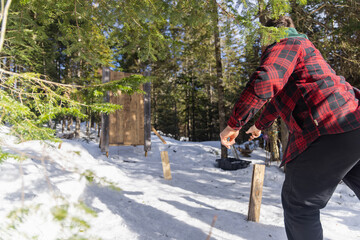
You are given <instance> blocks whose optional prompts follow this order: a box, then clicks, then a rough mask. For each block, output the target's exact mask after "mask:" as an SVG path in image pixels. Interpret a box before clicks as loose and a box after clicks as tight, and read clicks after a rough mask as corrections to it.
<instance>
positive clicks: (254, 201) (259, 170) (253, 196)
mask: <svg viewBox="0 0 360 240" xmlns="http://www.w3.org/2000/svg"><path fill="white" fill-rule="evenodd" d="M264 175H265V165H260V164H255V165H254V168H253V175H252V182H251V192H250V200H249V213H248V221H253V222H259V218H260V206H261V198H262V189H263V184H264Z"/></svg>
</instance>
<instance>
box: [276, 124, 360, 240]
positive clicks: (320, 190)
mask: <svg viewBox="0 0 360 240" xmlns="http://www.w3.org/2000/svg"><path fill="white" fill-rule="evenodd" d="M341 180H343V181H344V182H345V183H346V184H347V185H348V186H349V187H350V188H351V189H352V190H353V191H354V192H355V194H356V196H357V197H358V198H359V199H360V129H357V130H354V131H351V132H347V133H342V134H335V135H325V136H321V137H319V138H318V139H317V140H316V141H314V142H313V143H312V144H311V145H310V146H309V148H308V149H306V150H305V151H304V152H303V153H302V154H300V155H299V156H298V157H296V158H295V159H294V160H292V161H291V162H289V163H288V164H287V165H286V174H285V182H284V185H283V188H282V194H281V197H282V204H283V208H284V218H285V229H286V234H287V237H288V239H289V240H322V239H323V231H322V227H321V223H320V209H321V208H324V207H325V206H326V204H327V202H328V201H329V199H330V197H331V196H332V194H333V193H334V191H335V188H336V186H337V185H338V184H339V182H340V181H341Z"/></svg>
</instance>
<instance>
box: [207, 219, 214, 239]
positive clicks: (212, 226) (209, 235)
mask: <svg viewBox="0 0 360 240" xmlns="http://www.w3.org/2000/svg"><path fill="white" fill-rule="evenodd" d="M216 220H217V215H215V216H214V218H213V220H212V223H211V228H210V232H209V234H208V236H207V238H206V240H210V237H211V232H212V229H213V228H214V225H215V222H216Z"/></svg>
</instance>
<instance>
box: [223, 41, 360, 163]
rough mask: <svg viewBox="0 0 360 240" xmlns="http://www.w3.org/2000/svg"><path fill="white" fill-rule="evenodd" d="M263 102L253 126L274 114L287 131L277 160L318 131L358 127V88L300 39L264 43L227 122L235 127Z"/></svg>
mask: <svg viewBox="0 0 360 240" xmlns="http://www.w3.org/2000/svg"><path fill="white" fill-rule="evenodd" d="M268 99H271V100H270V101H269V102H268V103H267V104H266V106H265V109H264V111H263V112H262V113H261V115H260V117H259V119H258V120H257V121H256V123H255V126H256V127H257V128H258V129H260V130H263V129H266V128H268V127H270V126H271V124H272V123H273V122H274V120H275V119H276V118H277V117H278V116H280V117H281V118H282V119H283V120H284V121H285V123H286V125H287V126H288V129H289V132H290V135H289V142H288V145H287V149H286V151H285V154H284V158H283V163H282V164H284V163H287V162H289V161H291V160H292V159H294V158H295V157H296V156H297V155H298V154H300V153H301V152H303V151H304V150H305V149H306V148H307V147H308V146H309V145H310V143H312V142H313V141H314V140H316V139H317V138H318V137H319V136H321V135H326V134H337V133H343V132H347V131H351V130H354V129H357V128H360V106H359V100H360V91H359V90H358V89H356V88H353V87H352V86H351V85H350V84H349V83H347V82H346V81H345V79H344V78H343V77H342V76H337V75H336V73H335V71H334V70H333V69H332V68H331V67H330V66H329V65H328V64H327V63H326V61H325V60H324V59H323V57H322V56H321V54H320V52H319V51H318V50H317V49H316V48H315V47H314V45H313V44H312V43H311V42H310V41H309V40H307V39H305V38H299V37H295V38H285V39H282V40H280V42H277V43H274V44H272V45H270V46H269V47H268V48H267V49H266V50H265V52H264V54H263V56H262V58H261V64H260V66H259V67H258V68H257V70H256V71H255V72H254V74H253V75H252V76H251V78H250V81H249V82H248V84H247V86H246V88H245V89H244V91H243V92H242V93H241V95H240V98H239V100H238V101H237V102H236V104H235V106H234V109H233V112H232V115H231V116H230V119H229V120H228V125H229V126H230V127H231V128H233V129H240V128H241V127H242V126H243V125H244V124H245V123H246V122H247V121H248V120H249V119H250V118H251V117H253V116H254V114H255V113H256V112H257V111H259V110H260V108H261V107H262V106H263V105H264V104H265V103H266V102H267V100H268Z"/></svg>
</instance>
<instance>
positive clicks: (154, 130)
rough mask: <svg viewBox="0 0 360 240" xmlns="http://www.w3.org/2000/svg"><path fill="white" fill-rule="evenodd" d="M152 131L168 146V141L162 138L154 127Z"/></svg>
mask: <svg viewBox="0 0 360 240" xmlns="http://www.w3.org/2000/svg"><path fill="white" fill-rule="evenodd" d="M152 131H153V132H154V133H155V134H156V136H158V138H160V140H161V141H162V142H163V143H164V144H166V141H165V140H164V139H163V138H162V137H161V136H160V134H159V133H158V132H157V131H156V129H155V128H154V127H152Z"/></svg>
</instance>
